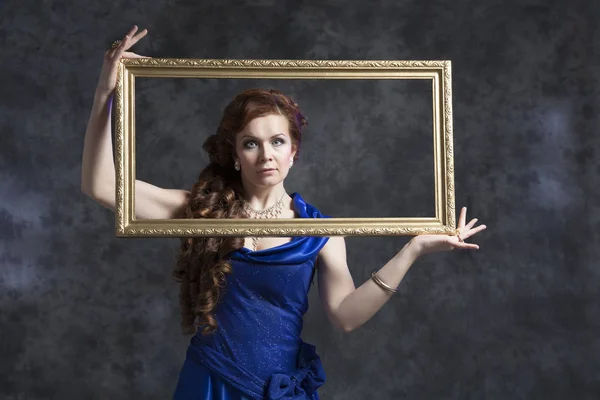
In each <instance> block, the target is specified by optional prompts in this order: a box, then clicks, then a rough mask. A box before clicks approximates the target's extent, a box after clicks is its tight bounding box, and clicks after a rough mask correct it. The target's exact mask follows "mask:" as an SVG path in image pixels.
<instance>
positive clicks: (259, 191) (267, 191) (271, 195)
mask: <svg viewBox="0 0 600 400" xmlns="http://www.w3.org/2000/svg"><path fill="white" fill-rule="evenodd" d="M286 196H287V194H286V190H285V188H284V187H283V184H279V185H277V186H272V187H265V188H263V187H244V199H245V200H246V202H248V203H249V204H250V206H251V207H252V208H253V209H255V210H264V209H266V208H269V207H271V206H273V205H274V204H275V203H277V202H278V201H279V200H281V199H282V198H283V199H284V200H285V197H286Z"/></svg>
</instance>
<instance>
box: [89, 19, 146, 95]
mask: <svg viewBox="0 0 600 400" xmlns="http://www.w3.org/2000/svg"><path fill="white" fill-rule="evenodd" d="M137 30H138V27H137V25H134V26H133V28H131V30H130V31H129V32H128V33H127V35H125V37H124V38H123V39H122V41H121V44H120V45H119V46H118V47H117V48H115V49H108V50H106V52H105V53H104V63H103V64H102V71H101V72H100V78H99V79H98V86H97V87H96V91H97V92H100V93H103V94H111V93H112V92H113V91H114V90H115V87H116V86H117V70H118V66H119V60H120V59H121V58H151V57H146V56H141V55H139V54H135V53H132V52H129V51H127V50H129V49H130V48H131V47H132V46H133V45H134V44H136V43H137V42H139V41H140V39H141V38H143V37H144V36H146V34H147V33H148V30H147V29H144V30H143V31H141V32H138V33H137V34H136V32H137Z"/></svg>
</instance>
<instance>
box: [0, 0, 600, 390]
mask: <svg viewBox="0 0 600 400" xmlns="http://www.w3.org/2000/svg"><path fill="white" fill-rule="evenodd" d="M598 20H600V3H598V2H597V1H594V0H571V1H569V2H568V1H566V0H563V1H556V0H510V1H499V0H483V1H471V0H462V1H460V0H459V1H442V0H438V1H417V0H389V1H385V0H380V1H369V2H366V1H358V0H355V1H346V2H342V1H322V2H317V1H283V0H282V1H277V2H275V1H270V0H258V1H247V2H244V1H232V0H222V1H211V2H209V1H177V0H171V1H159V0H153V1H144V2H142V1H125V0H116V1H112V2H100V1H95V2H92V1H82V2H74V1H71V2H67V1H52V0H46V1H41V0H39V1H31V0H19V1H17V0H5V1H4V2H3V3H1V6H0V59H1V60H2V62H1V63H0V90H1V96H0V124H1V125H0V126H1V133H0V263H1V265H0V398H2V399H11V400H17V399H19V400H20V399H115V400H117V399H134V398H144V399H167V398H170V396H171V394H172V391H173V389H174V387H175V384H176V380H177V374H178V372H179V369H180V367H181V365H182V362H183V359H184V353H185V349H186V346H187V344H188V338H187V337H185V336H182V335H181V334H180V330H179V307H178V302H177V293H178V287H177V285H176V283H174V282H173V281H172V280H171V270H172V266H173V261H174V257H175V251H176V249H177V241H176V240H175V239H159V238H147V239H118V238H116V237H115V235H114V216H113V214H112V213H111V212H110V211H109V210H107V209H104V208H103V207H102V206H100V205H98V204H96V203H94V202H93V201H92V200H90V199H88V198H87V197H85V196H84V195H83V194H82V193H81V191H80V163H81V151H82V148H83V137H84V132H85V126H86V123H87V118H88V115H89V109H90V107H91V104H92V96H93V92H94V88H95V84H96V79H97V77H98V73H99V71H100V66H101V61H102V54H103V51H104V49H105V48H106V47H107V46H108V45H110V43H111V42H112V40H114V39H116V38H118V37H121V36H123V35H124V34H125V32H126V31H127V30H128V29H129V27H130V26H131V25H133V24H134V23H135V24H138V25H139V26H140V27H141V28H148V29H149V30H150V34H149V35H148V37H147V38H145V39H143V40H142V42H140V43H139V45H138V46H137V47H135V48H134V50H135V51H136V52H137V53H140V54H144V55H149V56H153V57H181V58H277V59H279V58H284V59H405V60H411V59H416V60H418V59H449V60H452V62H453V96H454V134H455V157H456V158H455V161H456V162H455V164H456V195H457V196H456V197H457V206H462V205H467V206H469V213H470V215H471V216H476V217H478V218H480V219H481V221H482V222H484V223H485V224H487V225H488V230H487V231H486V232H485V233H483V234H481V235H480V237H479V238H477V242H478V243H479V244H480V245H481V250H480V251H478V252H476V253H469V254H465V253H460V252H457V253H448V254H438V255H432V256H429V257H427V258H424V259H422V260H419V261H417V263H416V264H415V266H414V267H413V268H412V269H411V270H410V271H409V273H408V275H407V276H406V278H405V280H404V281H403V283H402V285H401V290H400V293H398V294H397V295H396V296H395V297H393V298H392V299H391V300H390V301H389V303H387V304H386V305H385V307H384V308H383V309H382V310H381V311H380V312H379V313H378V314H377V315H376V316H375V317H374V318H373V319H371V320H370V321H369V322H368V323H367V324H366V325H365V326H363V327H361V328H360V329H358V330H356V331H354V332H352V333H349V334H342V333H339V332H336V331H334V330H333V329H332V327H331V325H330V324H329V323H328V322H327V320H326V317H325V315H324V313H323V311H322V309H321V307H320V304H319V300H318V292H317V290H316V287H313V290H312V291H311V293H310V296H311V297H310V300H311V308H310V310H309V312H308V313H307V315H306V318H305V332H304V338H305V340H307V341H309V342H312V343H314V344H315V345H316V346H317V350H318V351H319V353H320V354H321V357H322V359H323V362H324V366H325V370H326V372H327V375H328V380H327V382H326V384H325V385H324V386H323V388H322V389H321V390H320V393H321V397H322V398H323V399H326V400H329V399H335V400H342V399H343V400H354V399H365V398H374V399H399V398H406V399H471V398H472V399H482V398H486V399H549V398H551V399H565V398H576V399H595V398H598V397H599V396H600V361H599V360H600V321H599V319H598V315H600V296H599V289H598V287H599V280H600V265H599V261H598V260H600V241H599V236H598V235H599V233H598V232H599V231H600V212H599V211H598V203H599V201H600V162H599V158H598V156H599V151H600V136H599V135H598V126H599V122H600V121H599V118H598V111H599V100H598V90H599V89H600V81H599V78H600V72H599V61H600V53H599V52H598V43H600V36H599V35H600V32H599V30H598V22H597V21H598ZM249 83H250V82H249ZM270 83H271V82H267V83H266V84H270ZM272 86H273V87H279V86H278V85H277V84H273V85H272ZM242 87H245V85H244V84H242V83H240V82H229V83H227V82H224V81H221V82H216V81H206V82H198V81H195V82H194V81H191V80H189V81H186V83H185V84H184V83H182V82H181V81H179V82H173V81H169V80H164V81H163V82H157V81H148V82H143V83H141V85H140V88H139V93H138V94H139V96H140V97H139V99H140V100H139V101H140V104H143V105H144V107H147V108H144V109H145V110H148V112H146V113H144V112H142V111H140V113H139V115H138V118H139V124H140V125H139V126H140V127H144V129H143V130H139V133H138V138H139V139H138V140H139V142H138V150H139V151H140V153H141V154H140V155H139V165H138V166H139V169H138V177H140V178H142V179H145V180H148V181H151V182H152V183H155V184H159V185H161V186H165V187H182V188H188V187H189V186H190V185H191V184H192V183H193V182H194V180H195V178H196V175H197V173H198V172H199V170H200V168H201V167H202V165H203V163H204V161H205V158H204V155H203V154H201V153H202V150H201V148H200V145H201V144H202V141H203V139H204V138H205V137H206V136H207V135H209V134H212V133H213V131H214V129H215V128H216V124H217V123H218V119H219V116H220V115H219V113H220V110H221V109H222V107H223V106H224V105H225V104H226V103H227V102H228V101H229V100H230V99H231V98H232V97H233V95H234V94H235V93H236V92H237V90H238V89H240V88H242ZM280 87H281V88H283V89H284V90H285V91H286V92H288V93H289V94H291V95H293V96H294V97H295V98H296V100H297V101H298V102H299V103H300V105H301V106H302V107H303V108H304V110H305V113H306V114H307V116H308V118H309V123H310V125H309V128H308V130H307V133H306V135H305V141H304V142H303V148H302V155H301V158H300V160H299V161H298V163H297V165H296V166H295V167H294V170H293V172H292V174H291V176H290V178H289V183H288V185H287V188H288V190H289V191H290V192H293V191H298V192H300V193H302V195H303V196H304V197H305V199H307V201H309V202H311V203H313V204H315V205H316V206H317V207H319V208H321V209H322V210H323V211H324V212H325V213H328V214H332V215H336V216H344V215H345V216H385V215H398V214H404V213H405V214H412V215H416V214H421V215H428V214H430V211H431V210H432V209H433V204H432V201H433V195H432V193H431V191H430V188H431V182H432V175H431V172H430V169H427V168H429V166H430V165H431V154H430V153H428V152H427V151H428V148H429V147H428V145H429V143H430V136H429V133H428V130H427V129H426V128H423V124H424V123H427V121H428V120H427V115H428V114H427V112H423V110H425V111H426V107H427V106H429V105H430V103H428V97H427V96H428V94H427V93H428V90H429V96H430V88H429V87H428V86H427V85H425V86H423V85H419V84H416V83H415V82H412V83H411V82H404V83H402V82H393V83H392V82H390V83H389V85H388V84H385V83H377V84H376V83H368V82H355V83H346V84H343V83H342V82H339V83H327V84H325V83H323V84H314V85H313V84H311V83H297V82H296V83H294V82H281V86H280ZM157 93H158V94H159V95H158V96H157ZM424 107H425V108H424ZM140 110H141V108H140ZM151 110H154V111H151ZM429 123H430V121H429ZM419 130H421V131H419ZM406 240H407V238H348V239H347V244H348V260H349V265H350V269H351V272H352V274H353V276H354V278H355V282H356V284H357V285H360V284H361V283H362V282H363V281H364V280H366V279H367V278H368V277H369V274H370V272H371V271H372V269H374V268H378V267H380V266H382V265H383V264H384V263H385V262H386V261H387V260H388V259H389V258H391V257H392V256H393V255H394V254H395V252H396V251H398V250H399V249H400V248H401V246H402V245H403V244H404V243H405V242H406Z"/></svg>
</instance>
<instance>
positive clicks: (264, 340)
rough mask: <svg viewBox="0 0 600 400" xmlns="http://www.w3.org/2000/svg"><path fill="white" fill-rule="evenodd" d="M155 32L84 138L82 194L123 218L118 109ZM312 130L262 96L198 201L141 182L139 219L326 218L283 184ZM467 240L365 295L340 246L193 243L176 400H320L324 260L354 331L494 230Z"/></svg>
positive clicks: (110, 83) (235, 130)
mask: <svg viewBox="0 0 600 400" xmlns="http://www.w3.org/2000/svg"><path fill="white" fill-rule="evenodd" d="M146 34H147V31H146V30H144V31H142V32H139V33H137V27H133V28H132V30H131V31H130V32H129V33H128V34H127V35H126V36H125V38H124V39H123V40H122V42H121V43H120V44H118V46H113V47H114V48H112V49H110V50H108V51H107V52H106V54H105V59H104V64H103V68H102V72H101V74H100V79H99V82H98V88H97V90H96V94H95V97H94V105H93V107H92V112H91V115H90V119H89V122H88V127H87V131H86V137H85V144H84V153H83V168H82V190H83V192H84V193H85V194H87V195H88V196H90V197H91V198H93V199H94V200H96V201H97V202H99V203H101V204H103V205H105V206H106V207H109V208H111V209H113V210H114V206H115V204H114V202H115V199H114V193H115V173H114V164H113V160H112V148H111V132H110V109H109V99H110V96H111V94H112V92H113V90H114V88H115V85H116V66H117V64H118V60H119V59H120V58H121V57H142V56H139V55H137V54H134V53H131V52H127V50H128V49H129V48H130V47H131V46H133V45H134V44H135V43H136V42H137V41H139V40H140V39H141V38H142V37H144V36H145V35H146ZM305 125H306V119H305V118H304V117H303V115H302V113H301V112H300V110H299V108H298V105H297V104H296V103H294V102H293V101H292V100H291V99H290V98H289V97H286V96H285V95H283V94H282V93H280V92H277V91H274V90H270V91H267V90H262V89H253V90H248V91H245V92H243V93H241V94H240V95H238V96H237V97H236V98H235V99H234V100H233V101H232V102H231V103H230V104H229V105H228V106H227V107H226V108H225V111H224V113H223V118H222V120H221V123H220V125H219V127H218V129H217V133H216V134H215V135H212V136H211V137H209V138H208V139H207V140H206V142H205V144H204V149H205V150H206V151H207V152H208V153H209V157H210V163H209V165H208V166H207V167H206V168H205V169H204V170H202V172H201V173H200V176H199V179H198V182H197V183H196V184H195V185H194V187H193V188H192V190H191V192H188V191H185V190H168V189H161V188H158V187H156V186H153V185H150V184H148V183H145V182H141V181H136V196H135V199H136V204H135V210H136V216H137V217H138V218H175V217H177V216H184V217H186V218H322V217H323V216H322V215H321V214H320V213H319V211H318V210H317V209H316V208H315V207H313V206H312V205H310V204H308V203H306V202H305V201H304V200H303V199H302V197H301V196H300V195H299V194H297V193H294V194H291V195H288V194H287V192H286V190H285V188H284V180H285V177H286V176H287V174H288V171H289V169H290V168H291V167H292V165H293V163H294V160H295V159H296V158H297V157H298V151H299V148H300V142H301V136H302V129H303V128H304V126H305ZM465 220H466V210H465V209H464V208H463V209H462V211H461V213H460V217H459V230H458V232H459V235H458V236H443V235H423V236H417V237H415V238H413V239H412V240H411V241H410V242H409V243H408V244H407V245H406V246H404V248H402V250H401V251H400V252H399V253H398V254H396V256H394V257H393V258H392V259H391V260H390V261H389V262H388V263H387V264H386V265H385V266H383V267H382V268H381V269H380V270H379V271H377V273H376V274H374V275H373V276H372V278H371V279H369V280H367V281H366V282H365V283H363V284H362V285H361V286H360V287H359V288H355V287H354V283H353V279H352V277H351V275H350V272H349V270H348V266H347V264H346V247H345V241H344V238H343V237H330V238H320V237H295V238H281V237H273V238H218V237H217V238H192V239H190V238H187V239H186V238H184V239H182V243H181V252H180V256H179V258H178V260H177V266H176V268H175V272H174V276H175V278H176V279H177V280H178V281H179V282H181V289H180V299H181V310H182V325H183V328H184V330H185V331H186V332H188V333H195V335H194V336H193V338H192V339H191V343H190V346H189V348H188V352H187V357H186V360H185V363H184V365H183V368H182V370H181V373H180V376H179V382H178V384H177V388H176V390H175V394H174V398H175V399H223V400H224V399H228V400H240V399H263V398H265V399H312V400H314V399H318V398H319V397H318V394H317V389H318V387H319V386H321V385H322V384H323V382H324V378H325V377H324V373H323V369H322V366H321V363H320V361H319V357H318V355H317V354H316V352H315V348H314V347H313V346H311V345H310V344H308V343H304V342H303V341H302V340H301V339H300V333H301V330H302V316H303V314H304V313H305V311H306V310H307V294H308V290H309V286H310V282H311V281H312V279H313V276H314V273H315V271H316V268H315V263H316V261H317V260H318V264H319V274H318V284H319V294H320V297H321V300H322V304H323V307H324V309H325V311H326V314H327V316H328V318H329V319H330V321H331V322H332V324H333V325H334V326H335V327H337V328H339V329H341V330H343V331H346V332H348V331H351V330H353V329H356V328H358V327H359V326H361V325H362V324H364V323H365V322H366V321H367V320H369V319H370V318H371V317H372V316H373V315H374V314H375V313H376V312H377V311H378V310H379V309H380V308H381V307H382V306H383V304H384V303H385V302H386V301H387V300H388V299H389V298H390V297H391V295H392V294H393V293H394V292H395V291H396V289H394V288H395V287H397V286H398V285H399V284H400V282H401V280H402V278H403V277H404V275H405V274H406V272H407V271H408V269H409V268H410V266H411V265H412V264H413V262H414V261H415V260H416V259H417V258H419V257H420V256H422V255H424V254H427V253H432V252H438V251H448V250H452V249H454V248H461V249H477V248H478V246H476V245H474V244H468V243H465V242H464V239H466V238H468V237H471V236H473V235H474V234H476V233H477V232H480V231H481V230H483V229H485V226H484V225H481V226H478V227H475V223H476V220H475V219H473V220H472V221H470V222H469V223H468V224H465V222H466V221H465Z"/></svg>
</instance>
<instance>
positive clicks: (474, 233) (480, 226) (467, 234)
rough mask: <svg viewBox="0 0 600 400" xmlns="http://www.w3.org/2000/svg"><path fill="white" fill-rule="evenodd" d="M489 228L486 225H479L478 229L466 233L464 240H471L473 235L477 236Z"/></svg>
mask: <svg viewBox="0 0 600 400" xmlns="http://www.w3.org/2000/svg"><path fill="white" fill-rule="evenodd" d="M486 228H487V226H485V225H479V226H478V227H477V228H474V229H471V230H470V231H468V232H466V233H464V234H463V238H464V239H467V238H470V237H471V236H473V235H476V234H477V233H479V232H481V231H482V230H484V229H486Z"/></svg>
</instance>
